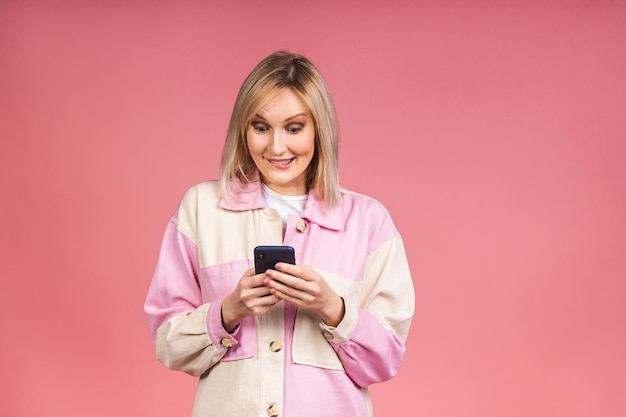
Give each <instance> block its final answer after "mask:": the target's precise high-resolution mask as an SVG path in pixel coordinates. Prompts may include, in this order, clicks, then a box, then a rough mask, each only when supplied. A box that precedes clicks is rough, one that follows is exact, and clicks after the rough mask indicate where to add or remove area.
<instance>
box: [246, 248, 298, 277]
mask: <svg viewBox="0 0 626 417" xmlns="http://www.w3.org/2000/svg"><path fill="white" fill-rule="evenodd" d="M278 262H285V263H288V264H295V263H296V252H295V251H294V249H293V248H292V247H291V246H257V247H256V248H254V271H255V273H256V274H262V273H264V272H265V271H267V270H268V269H274V266H275V265H276V264H277V263H278Z"/></svg>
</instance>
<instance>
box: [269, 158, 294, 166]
mask: <svg viewBox="0 0 626 417" xmlns="http://www.w3.org/2000/svg"><path fill="white" fill-rule="evenodd" d="M290 162H291V159H287V160H285V161H272V165H282V166H285V165H288V164H289V163H290Z"/></svg>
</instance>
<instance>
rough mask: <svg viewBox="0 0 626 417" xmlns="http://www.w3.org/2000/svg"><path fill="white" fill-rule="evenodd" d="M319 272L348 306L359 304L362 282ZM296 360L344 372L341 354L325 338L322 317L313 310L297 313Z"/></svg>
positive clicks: (294, 350) (294, 336) (303, 363)
mask: <svg viewBox="0 0 626 417" xmlns="http://www.w3.org/2000/svg"><path fill="white" fill-rule="evenodd" d="M317 272H318V273H319V274H320V275H321V276H322V277H324V279H325V280H326V282H328V285H330V287H331V288H332V289H333V290H335V292H337V294H339V295H340V296H341V297H342V298H343V299H344V300H346V302H352V303H356V301H357V299H358V294H359V290H360V287H361V283H360V282H357V281H351V280H349V279H346V278H343V277H341V276H339V275H336V274H333V273H330V272H325V271H319V270H318V271H317ZM292 358H293V362H294V363H297V364H301V365H311V366H316V367H318V368H325V369H336V370H343V369H344V368H343V364H342V363H341V361H340V360H339V357H338V356H337V353H335V350H334V349H333V347H332V346H331V345H330V343H328V341H327V340H326V338H325V337H324V335H323V334H322V330H321V328H320V318H319V316H318V315H317V314H316V313H314V312H312V311H310V310H304V309H298V312H297V313H296V323H295V327H294V332H293V345H292Z"/></svg>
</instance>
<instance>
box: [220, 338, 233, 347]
mask: <svg viewBox="0 0 626 417" xmlns="http://www.w3.org/2000/svg"><path fill="white" fill-rule="evenodd" d="M220 344H221V345H222V346H223V347H225V348H226V349H228V348H229V347H232V346H233V341H232V340H230V339H229V338H227V337H225V338H223V339H222V340H221V341H220Z"/></svg>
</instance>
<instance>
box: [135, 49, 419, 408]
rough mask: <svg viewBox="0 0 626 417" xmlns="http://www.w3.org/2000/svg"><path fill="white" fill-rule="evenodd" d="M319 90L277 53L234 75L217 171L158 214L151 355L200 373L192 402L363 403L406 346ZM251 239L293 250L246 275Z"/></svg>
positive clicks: (369, 221)
mask: <svg viewBox="0 0 626 417" xmlns="http://www.w3.org/2000/svg"><path fill="white" fill-rule="evenodd" d="M337 159H338V134H337V123H336V119H335V113H334V108H333V105H332V101H331V98H330V94H329V92H328V89H327V87H326V84H325V83H324V81H323V79H322V77H321V75H320V74H319V72H318V70H317V69H316V68H315V67H314V66H313V64H312V63H311V62H310V61H309V60H308V59H306V58H305V57H303V56H300V55H296V54H291V53H286V52H277V53H274V54H272V55H270V56H268V57H267V58H265V59H264V60H263V61H261V62H260V63H259V64H258V65H257V67H256V68H255V69H254V70H253V71H252V73H250V75H249V76H248V77H247V79H246V80H245V82H244V83H243V85H242V87H241V89H240V91H239V94H238V96H237V100H236V103H235V107H234V110H233V114H232V117H231V121H230V125H229V129H228V134H227V138H226V143H225V146H224V150H223V155H222V164H221V177H220V180H219V181H215V182H206V183H202V184H199V185H197V186H195V187H193V188H191V189H190V190H189V191H188V192H187V193H186V194H185V196H184V197H183V199H182V201H181V203H180V205H179V207H178V210H177V211H176V213H175V214H174V216H173V217H172V219H171V221H170V223H169V225H168V227H167V230H166V232H165V237H164V240H163V245H162V248H161V253H160V256H159V261H158V263H157V266H156V270H155V273H154V277H153V280H152V283H151V286H150V289H149V292H148V296H147V299H146V304H145V310H146V314H147V317H148V322H149V325H150V330H151V332H152V337H153V340H154V341H155V344H156V350H157V357H158V359H159V360H160V361H161V362H162V363H163V364H165V365H166V366H167V367H169V368H171V369H176V370H181V371H184V372H187V373H189V374H191V375H194V376H197V377H199V386H198V391H197V394H196V400H195V405H194V410H193V416H241V417H246V416H262V415H269V416H289V417H307V416H315V417H322V416H334V417H337V416H341V417H347V416H356V417H360V416H371V415H372V407H371V402H370V399H369V395H368V391H367V387H368V386H369V385H370V384H373V383H376V382H382V381H385V380H388V379H389V378H391V377H392V376H393V375H395V373H396V372H397V371H398V369H399V368H400V365H401V363H402V360H403V357H404V351H405V347H404V342H405V340H406V337H407V333H408V330H409V326H410V322H411V319H412V316H413V308H414V293H413V286H412V282H411V276H410V272H409V268H408V264H407V260H406V255H405V252H404V247H403V245H402V240H401V238H400V236H399V234H398V232H397V231H396V229H395V228H394V225H393V223H392V221H391V219H390V217H389V215H388V213H387V211H386V210H385V208H384V207H383V206H382V205H381V204H380V203H378V202H377V201H375V200H373V199H371V198H368V197H365V196H362V195H359V194H355V193H352V192H348V191H345V190H341V189H340V188H339V184H338V161H337ZM258 245H289V246H292V247H293V248H294V249H295V253H296V264H295V265H292V264H287V263H278V264H276V266H275V269H270V270H268V271H266V272H265V273H261V274H255V272H254V268H252V265H253V258H252V257H253V250H254V248H255V247H256V246H258Z"/></svg>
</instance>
